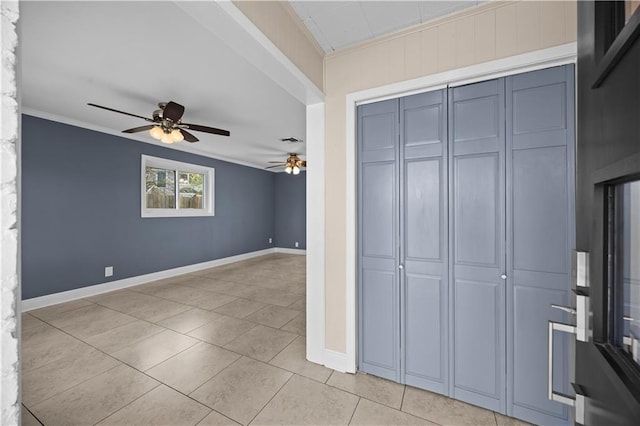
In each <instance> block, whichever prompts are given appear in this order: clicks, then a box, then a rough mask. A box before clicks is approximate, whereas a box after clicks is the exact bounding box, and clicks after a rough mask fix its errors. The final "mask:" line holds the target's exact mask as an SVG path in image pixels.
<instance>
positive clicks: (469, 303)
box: [454, 279, 504, 398]
mask: <svg viewBox="0 0 640 426" xmlns="http://www.w3.org/2000/svg"><path fill="white" fill-rule="evenodd" d="M455 292H456V293H455V305H456V310H457V311H460V312H465V313H466V314H467V315H469V316H472V317H473V321H466V320H460V321H456V324H455V330H454V333H455V347H456V353H455V368H454V370H455V384H456V388H457V389H460V390H463V391H468V392H471V393H479V394H482V395H485V396H487V397H489V398H498V397H499V396H500V393H501V390H500V389H499V386H500V383H501V374H500V370H501V368H502V366H503V364H502V363H501V360H502V359H503V358H504V357H503V356H502V354H501V349H502V348H501V341H502V327H503V322H502V320H503V316H502V314H501V312H502V311H503V307H502V306H501V302H502V301H503V300H504V296H503V294H502V289H501V288H500V286H499V285H498V284H497V283H495V282H483V281H477V280H474V281H471V280H469V281H467V280H462V279H457V280H456V290H455ZM479 307H482V308H481V309H479ZM460 316H461V315H457V316H456V317H457V318H460ZM470 355H471V356H472V357H474V358H475V359H477V360H481V366H482V369H479V368H478V362H477V361H476V362H469V357H470Z"/></svg>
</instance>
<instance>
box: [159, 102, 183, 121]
mask: <svg viewBox="0 0 640 426" xmlns="http://www.w3.org/2000/svg"><path fill="white" fill-rule="evenodd" d="M183 114H184V107H183V106H182V105H180V104H178V103H176V102H173V101H170V102H167V104H166V105H165V106H164V109H163V110H162V117H164V118H168V119H169V120H171V121H173V122H174V123H177V122H178V121H180V119H181V118H182V115H183Z"/></svg>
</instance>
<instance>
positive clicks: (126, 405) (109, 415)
mask: <svg viewBox="0 0 640 426" xmlns="http://www.w3.org/2000/svg"><path fill="white" fill-rule="evenodd" d="M156 381H157V380H156ZM159 386H162V383H161V382H158V384H157V385H155V386H154V387H153V388H151V389H149V390H148V391H146V392H144V393H143V394H141V395H139V396H138V397H137V398H134V399H133V400H131V401H129V402H128V403H127V404H125V405H123V406H122V407H120V408H118V409H117V410H116V411H114V412H112V413H109V414H107V415H106V416H105V417H103V418H101V419H100V420H98V421H97V422H95V423H93V424H94V425H97V424H98V423H100V422H101V421H103V420H105V419H108V418H109V417H111V416H113V415H114V414H116V413H117V412H119V411H120V410H122V409H124V408H125V407H128V406H129V405H131V404H133V403H134V402H136V401H137V400H139V399H140V398H142V397H143V396H145V395H146V394H148V393H149V392H151V391H153V390H154V389H156V388H158V387H159Z"/></svg>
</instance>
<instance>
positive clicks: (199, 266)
mask: <svg viewBox="0 0 640 426" xmlns="http://www.w3.org/2000/svg"><path fill="white" fill-rule="evenodd" d="M277 250H278V249H277V248H268V249H264V250H258V251H252V252H249V253H243V254H238V255H236V256H230V257H224V258H222V259H216V260H210V261H208V262H202V263H196V264H193V265H187V266H181V267H179V268H173V269H166V270H164V271H158V272H152V273H150V274H145V275H138V276H135V277H130V278H124V279H122V280H117V281H110V282H108V283H104V284H96V285H90V286H87V287H82V288H77V289H74V290H68V291H63V292H60V293H54V294H47V295H46V296H40V297H34V298H31V299H26V300H23V301H22V302H21V303H20V305H21V312H27V311H31V310H33V309H38V308H44V307H45V306H50V305H56V304H58V303H64V302H70V301H72V300H76V299H82V298H84V297H89V296H95V295H98V294H102V293H107V292H110V291H114V290H120V289H123V288H127V287H133V286H136V285H140V284H145V283H148V282H152V281H157V280H162V279H165V278H171V277H175V276H177V275H182V274H188V273H191V272H196V271H200V270H203V269H209V268H214V267H216V266H222V265H226V264H229V263H234V262H239V261H241V260H246V259H251V258H253V257H257V256H264V255H265V254H270V253H276V252H278V251H277ZM278 253H284V252H278ZM296 254H298V253H296Z"/></svg>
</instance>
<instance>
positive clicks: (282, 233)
mask: <svg viewBox="0 0 640 426" xmlns="http://www.w3.org/2000/svg"><path fill="white" fill-rule="evenodd" d="M275 186H276V189H275V197H276V198H275V199H276V206H275V208H276V218H275V221H276V222H275V232H276V239H275V240H274V242H275V244H276V247H284V248H296V246H295V243H296V241H297V242H298V243H299V244H298V247H297V248H299V249H306V248H307V206H306V195H307V173H306V172H301V173H300V174H299V175H297V176H294V175H288V174H286V173H278V174H276V177H275Z"/></svg>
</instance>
